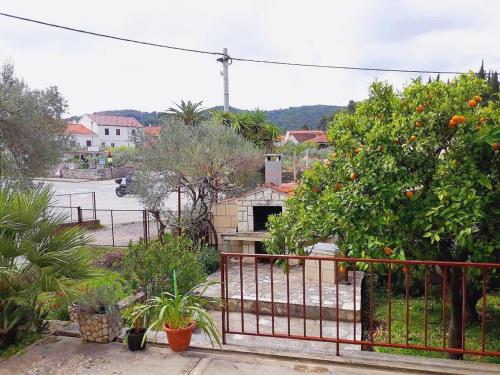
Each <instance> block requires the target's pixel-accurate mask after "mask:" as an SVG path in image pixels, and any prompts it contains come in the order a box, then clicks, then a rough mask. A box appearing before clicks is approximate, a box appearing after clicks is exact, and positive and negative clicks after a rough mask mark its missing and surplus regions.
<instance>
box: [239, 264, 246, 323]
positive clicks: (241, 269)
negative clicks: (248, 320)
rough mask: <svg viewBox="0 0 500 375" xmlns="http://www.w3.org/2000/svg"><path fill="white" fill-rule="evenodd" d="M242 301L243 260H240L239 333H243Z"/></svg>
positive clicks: (243, 308)
mask: <svg viewBox="0 0 500 375" xmlns="http://www.w3.org/2000/svg"><path fill="white" fill-rule="evenodd" d="M243 305H244V301H243V258H240V312H241V332H245V318H244V315H243V314H244V313H245V311H244V310H245V307H244V306H243Z"/></svg>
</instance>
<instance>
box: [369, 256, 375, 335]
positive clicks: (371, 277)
mask: <svg viewBox="0 0 500 375" xmlns="http://www.w3.org/2000/svg"><path fill="white" fill-rule="evenodd" d="M373 284H374V282H373V263H370V341H371V342H373V312H374V304H375V301H374V295H373Z"/></svg>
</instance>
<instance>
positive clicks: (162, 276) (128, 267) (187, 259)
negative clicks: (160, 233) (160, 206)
mask: <svg viewBox="0 0 500 375" xmlns="http://www.w3.org/2000/svg"><path fill="white" fill-rule="evenodd" d="M163 242H164V245H161V244H160V243H159V242H153V243H148V244H145V243H144V242H140V243H138V244H135V245H129V251H128V253H127V255H126V256H125V257H124V260H123V267H124V275H125V278H126V279H127V280H128V282H129V283H130V286H131V287H132V288H133V289H141V290H143V291H144V292H145V293H146V294H147V295H148V296H156V295H159V294H160V293H162V292H166V291H172V287H173V284H172V274H173V271H174V270H175V271H176V272H177V282H178V284H179V291H180V292H181V293H185V292H187V291H188V290H189V289H191V288H192V287H193V286H195V285H197V284H199V283H202V282H204V281H205V280H206V274H205V272H204V267H203V265H202V263H201V262H200V260H199V259H198V257H197V249H196V248H195V247H193V244H192V242H191V241H190V240H189V239H187V238H184V237H173V236H172V235H166V236H165V238H164V241H163Z"/></svg>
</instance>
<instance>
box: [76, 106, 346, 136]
mask: <svg viewBox="0 0 500 375" xmlns="http://www.w3.org/2000/svg"><path fill="white" fill-rule="evenodd" d="M222 108H223V107H221V106H218V107H213V108H210V109H216V110H222ZM344 109H346V107H343V106H335V105H323V104H318V105H303V106H300V107H290V108H284V109H273V110H270V111H264V113H265V114H266V117H267V120H268V121H269V122H272V123H273V124H276V125H278V126H279V127H280V128H282V129H284V130H288V129H291V130H293V129H301V128H302V127H303V126H304V125H307V126H308V127H309V128H310V129H314V128H316V126H317V125H318V123H319V121H320V120H321V118H322V117H323V116H325V117H327V116H330V115H331V114H332V113H335V112H339V111H342V110H344ZM230 110H231V112H236V113H237V112H242V111H245V110H243V109H239V108H234V107H230ZM95 113H96V114H102V115H113V116H128V117H135V118H136V119H137V121H139V122H140V123H141V124H143V125H158V124H159V123H160V120H159V118H158V115H159V112H141V111H138V110H135V109H119V110H109V111H101V112H95ZM73 117H75V116H73Z"/></svg>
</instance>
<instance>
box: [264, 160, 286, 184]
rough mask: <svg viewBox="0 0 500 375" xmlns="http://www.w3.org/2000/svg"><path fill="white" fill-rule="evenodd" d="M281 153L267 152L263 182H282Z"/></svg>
mask: <svg viewBox="0 0 500 375" xmlns="http://www.w3.org/2000/svg"><path fill="white" fill-rule="evenodd" d="M282 158H283V155H282V154H267V155H266V161H265V164H264V167H265V181H264V182H265V183H266V184H271V183H272V184H274V185H281V183H282V170H283V165H282V164H283V163H282Z"/></svg>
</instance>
